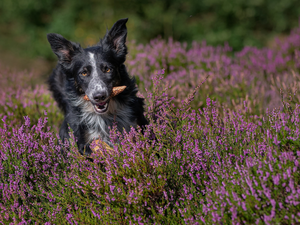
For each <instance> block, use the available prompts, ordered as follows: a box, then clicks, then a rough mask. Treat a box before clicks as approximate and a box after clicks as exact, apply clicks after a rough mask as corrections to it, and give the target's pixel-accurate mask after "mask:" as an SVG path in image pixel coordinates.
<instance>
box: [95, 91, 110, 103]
mask: <svg viewBox="0 0 300 225" xmlns="http://www.w3.org/2000/svg"><path fill="white" fill-rule="evenodd" d="M93 98H94V100H95V102H101V101H104V100H105V99H106V98H107V95H106V92H105V91H101V92H96V93H94V94H93Z"/></svg>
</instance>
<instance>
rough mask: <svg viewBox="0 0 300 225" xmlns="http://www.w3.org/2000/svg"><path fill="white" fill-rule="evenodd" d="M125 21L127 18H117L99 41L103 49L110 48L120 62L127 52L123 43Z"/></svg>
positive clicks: (125, 32)
mask: <svg viewBox="0 0 300 225" xmlns="http://www.w3.org/2000/svg"><path fill="white" fill-rule="evenodd" d="M127 21H128V18H126V19H120V20H118V21H117V22H116V23H115V24H114V25H113V26H112V28H111V29H110V30H109V31H108V32H107V33H106V35H105V36H104V38H103V40H102V41H101V45H102V47H103V48H104V50H107V48H108V49H112V50H113V51H114V52H115V54H116V56H117V57H118V58H119V59H120V60H121V61H122V62H124V61H125V56H126V54H127V47H126V45H125V43H126V37H127V28H126V23H127Z"/></svg>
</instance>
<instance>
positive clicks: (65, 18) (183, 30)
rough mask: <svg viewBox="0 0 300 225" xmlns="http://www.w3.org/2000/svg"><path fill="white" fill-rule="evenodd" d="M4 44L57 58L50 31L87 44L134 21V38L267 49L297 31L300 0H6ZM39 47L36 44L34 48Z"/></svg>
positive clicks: (1, 10) (0, 9)
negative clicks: (117, 24) (114, 27)
mask: <svg viewBox="0 0 300 225" xmlns="http://www.w3.org/2000/svg"><path fill="white" fill-rule="evenodd" d="M0 15H1V16H0V25H1V26H0V32H1V36H0V44H1V46H2V47H3V48H4V47H9V48H10V49H14V50H15V51H16V52H18V53H20V52H24V55H30V56H34V57H36V56H43V57H45V58H48V59H54V56H53V55H52V53H51V51H50V48H49V46H48V44H47V41H46V34H47V33H50V32H51V33H60V34H62V35H63V36H65V37H66V38H69V39H72V40H74V41H77V42H82V43H83V44H84V45H91V44H94V43H96V42H97V41H98V39H99V38H100V37H102V35H104V33H105V30H106V28H107V27H111V26H112V24H113V23H114V22H115V21H116V20H118V19H120V18H124V17H129V19H130V20H129V23H128V28H129V34H128V36H129V40H134V39H135V40H137V41H138V42H144V43H145V42H148V41H149V40H150V39H153V38H156V37H157V36H162V37H163V38H164V39H168V38H169V37H173V38H174V40H178V41H186V42H188V43H191V42H192V41H193V40H196V41H202V40H206V41H207V43H208V44H210V45H220V44H223V43H224V42H228V43H229V44H230V46H232V47H233V49H234V50H239V49H241V48H242V47H243V46H245V45H250V46H259V47H262V46H263V45H265V44H266V43H267V42H268V41H269V40H270V39H272V37H273V36H274V35H275V34H278V33H283V32H287V31H289V30H290V29H291V28H292V27H295V26H296V25H297V22H298V17H299V15H300V2H299V1H298V0H275V1H271V0H265V1H263V0H255V1H243V0H234V1H220V0H213V1H211V0H189V1H182V0H172V1H171V0H168V1H159V0H154V1H150V0H146V1H138V0H128V1H126V2H124V1H121V0H113V1H109V0H102V1H100V0H85V1H78V0H75V1H73V0H66V1H58V0H45V1H37V0H16V1H11V0H2V1H1V2H0ZM33 43H34V45H33Z"/></svg>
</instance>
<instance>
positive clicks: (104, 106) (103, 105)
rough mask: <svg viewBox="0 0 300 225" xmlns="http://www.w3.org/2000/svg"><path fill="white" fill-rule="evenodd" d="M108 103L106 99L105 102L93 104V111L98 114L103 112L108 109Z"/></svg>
mask: <svg viewBox="0 0 300 225" xmlns="http://www.w3.org/2000/svg"><path fill="white" fill-rule="evenodd" d="M108 103H109V100H107V101H106V102H100V103H97V104H94V110H95V112H96V113H98V114H103V113H105V112H106V111H107V109H108Z"/></svg>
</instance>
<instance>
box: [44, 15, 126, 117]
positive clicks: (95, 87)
mask: <svg viewBox="0 0 300 225" xmlns="http://www.w3.org/2000/svg"><path fill="white" fill-rule="evenodd" d="M127 20H128V19H121V20H118V21H117V22H116V23H115V24H114V25H113V27H112V28H111V29H110V30H109V31H107V33H106V34H105V36H104V38H103V39H101V40H100V42H99V43H98V44H97V45H95V46H93V47H88V48H86V49H83V48H82V47H81V46H80V45H79V44H76V43H74V42H71V41H68V40H66V39H65V38H64V37H62V36H61V35H59V34H53V33H52V34H48V35H47V38H48V41H49V43H50V45H51V48H52V51H53V52H54V53H55V54H56V56H57V57H58V62H59V64H60V65H61V66H62V67H63V70H64V72H65V73H66V74H67V76H68V77H69V78H74V79H75V82H76V85H77V88H78V91H79V92H80V93H82V94H86V95H87V96H88V98H89V99H90V101H91V103H92V104H93V105H94V109H95V112H96V113H99V114H102V113H105V112H106V111H107V108H108V103H109V96H110V94H111V92H112V88H113V87H114V86H117V85H118V84H119V82H120V81H121V77H120V73H119V67H120V65H122V64H123V63H124V62H125V58H126V54H127V47H126V45H125V42H126V36H127V28H126V22H127Z"/></svg>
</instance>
